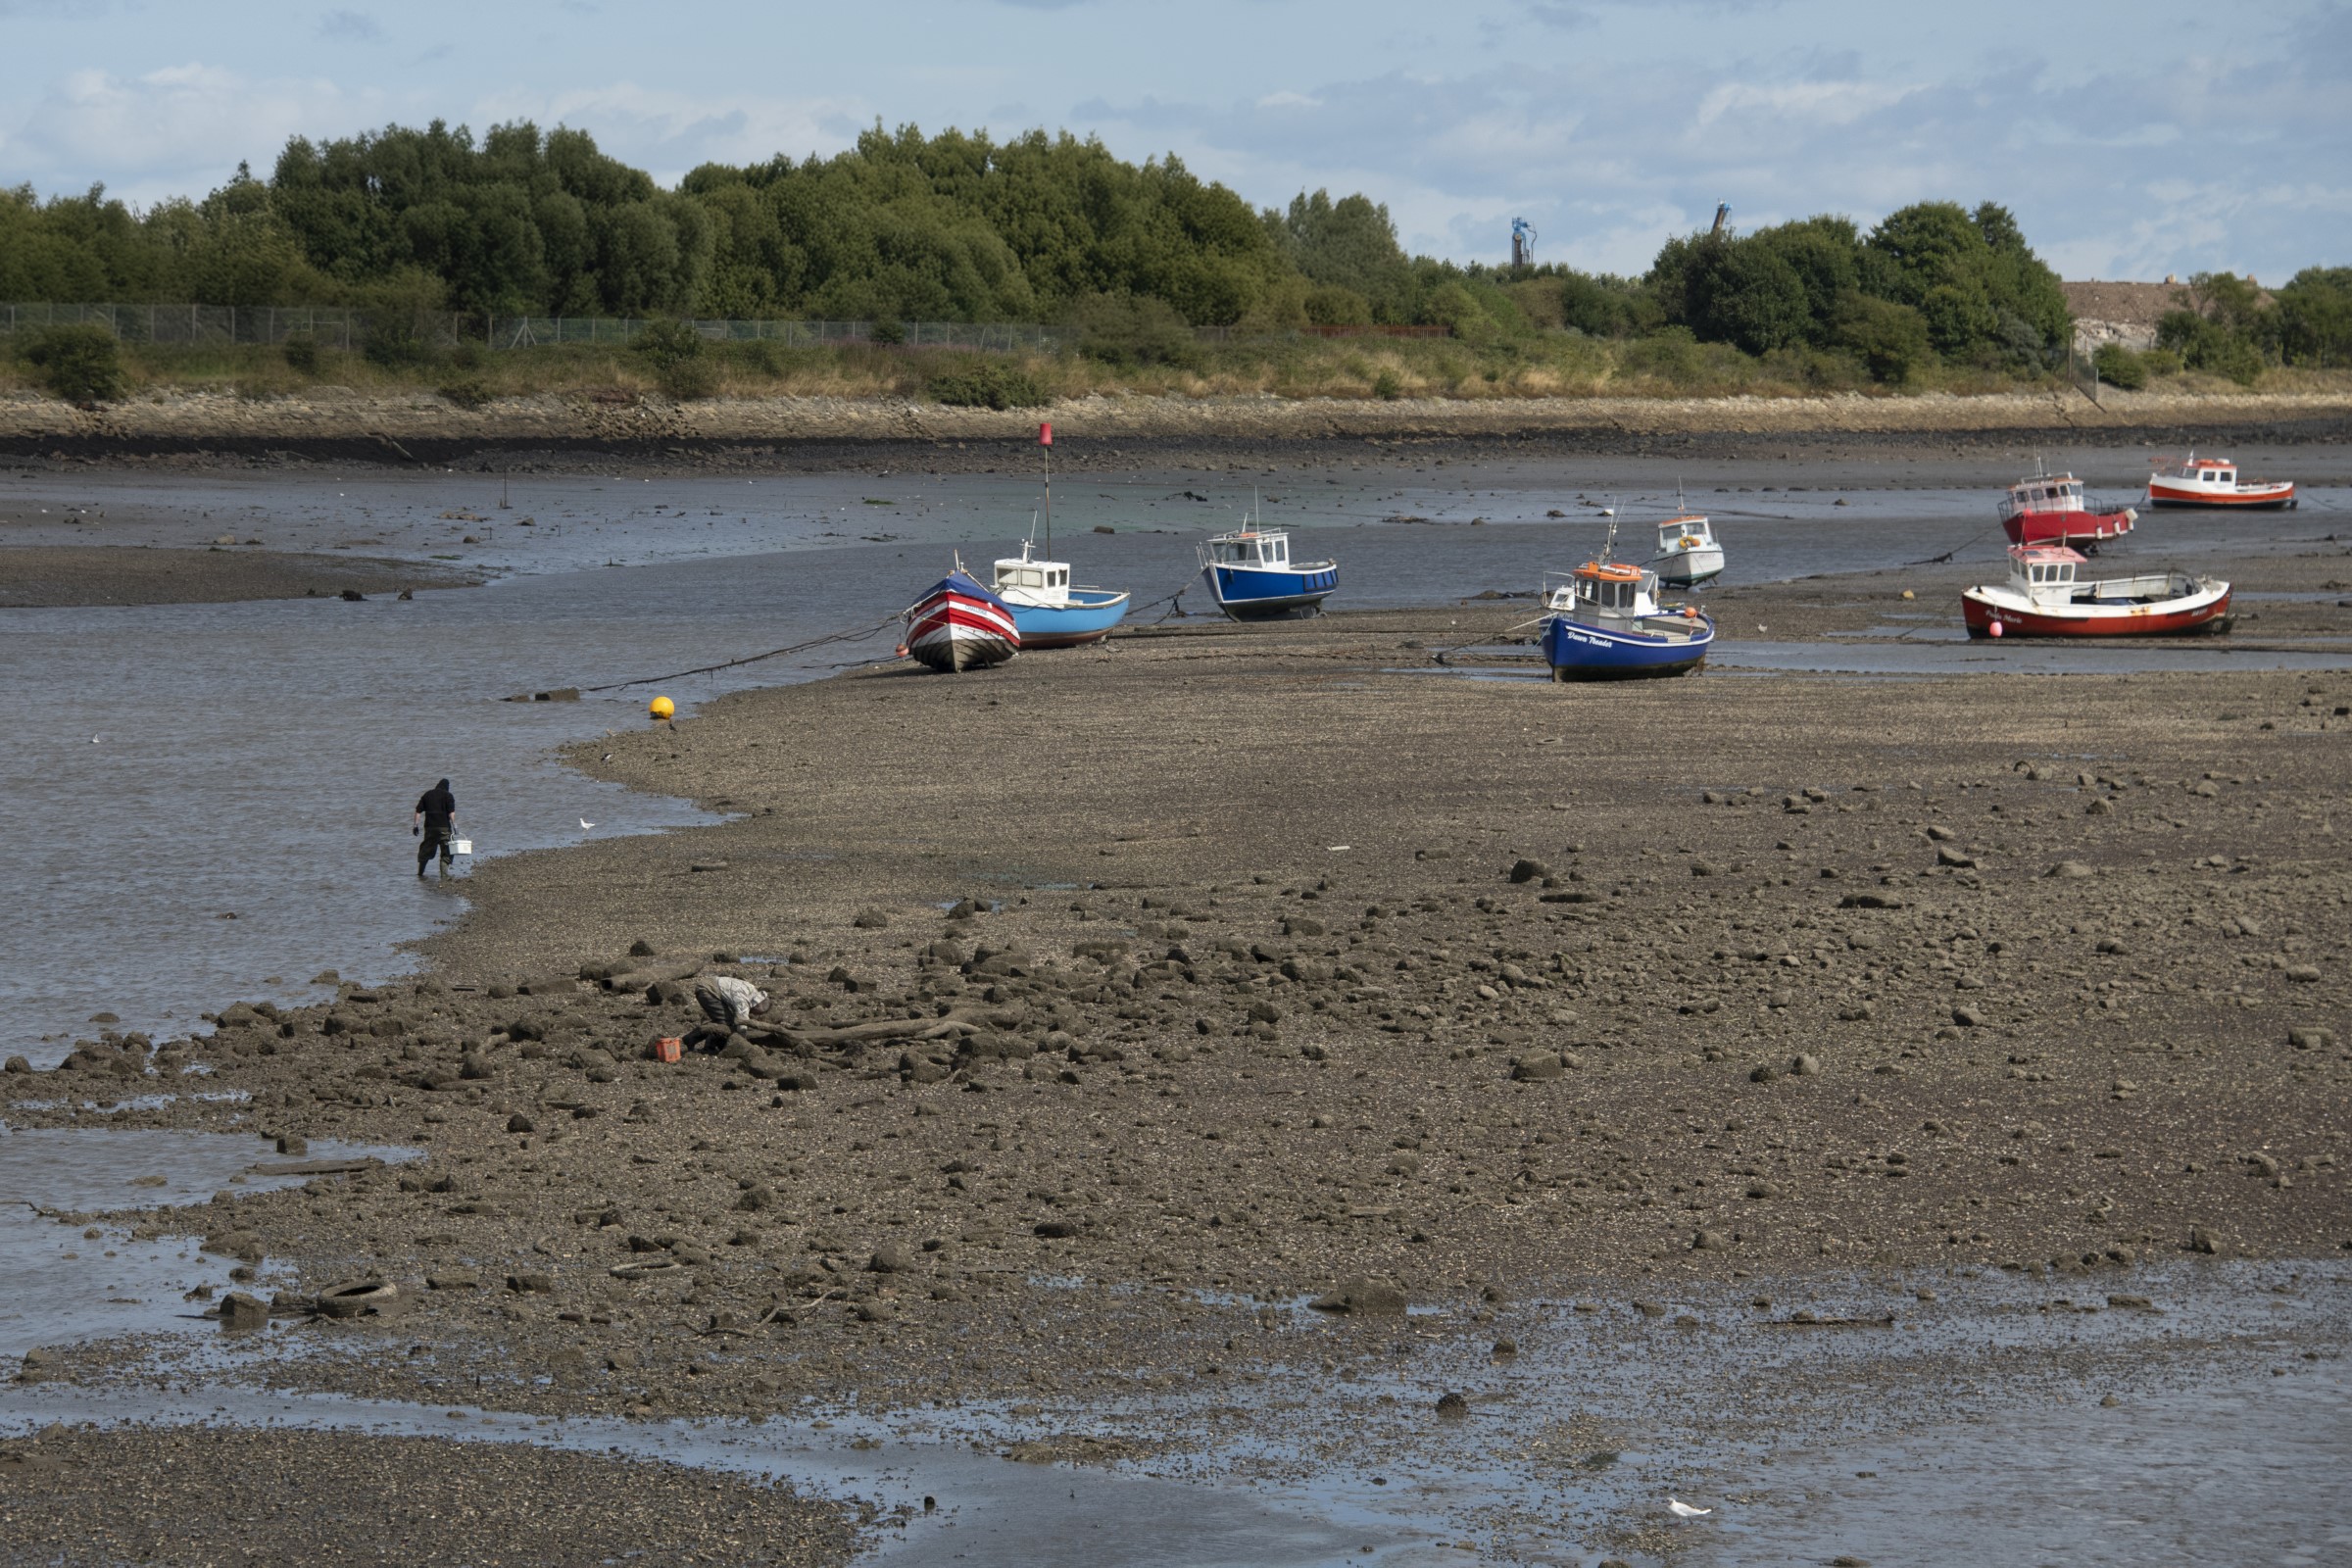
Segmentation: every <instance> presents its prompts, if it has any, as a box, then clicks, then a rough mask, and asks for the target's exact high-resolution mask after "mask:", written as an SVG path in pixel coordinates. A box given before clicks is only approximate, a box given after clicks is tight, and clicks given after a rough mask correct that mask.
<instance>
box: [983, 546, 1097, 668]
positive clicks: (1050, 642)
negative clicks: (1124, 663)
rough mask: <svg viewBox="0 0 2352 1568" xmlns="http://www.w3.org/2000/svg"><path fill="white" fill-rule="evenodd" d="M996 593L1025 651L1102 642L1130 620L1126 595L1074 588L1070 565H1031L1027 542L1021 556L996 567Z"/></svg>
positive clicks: (1047, 563) (1008, 557) (1063, 562)
mask: <svg viewBox="0 0 2352 1568" xmlns="http://www.w3.org/2000/svg"><path fill="white" fill-rule="evenodd" d="M992 587H993V589H994V591H995V593H996V596H997V597H998V598H999V599H1002V600H1003V601H1004V602H1005V608H1006V609H1007V610H1010V611H1011V612H1012V622H1013V624H1014V625H1015V626H1017V627H1019V628H1020V633H1021V647H1022V648H1024V649H1032V648H1076V647H1078V646H1080V645H1081V644H1084V643H1094V642H1101V641H1102V640H1103V638H1105V637H1107V636H1109V635H1110V633H1111V629H1112V628H1113V627H1115V626H1117V625H1118V623H1119V622H1120V621H1122V620H1124V619H1126V618H1127V601H1128V595H1127V594H1126V593H1125V592H1123V591H1120V590H1115V589H1110V588H1073V587H1071V586H1070V564H1069V563H1068V562H1066V561H1040V560H1034V559H1032V558H1031V555H1030V542H1029V541H1028V540H1023V541H1022V542H1021V553H1020V554H1019V555H1018V556H1007V557H1006V558H1005V559H1004V560H1002V561H999V562H998V563H997V574H996V581H995V582H994V584H992Z"/></svg>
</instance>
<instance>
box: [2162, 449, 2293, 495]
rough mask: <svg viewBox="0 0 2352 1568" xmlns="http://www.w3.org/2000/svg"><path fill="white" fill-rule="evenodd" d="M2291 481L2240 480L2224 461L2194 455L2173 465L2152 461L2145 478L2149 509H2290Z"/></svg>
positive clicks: (2166, 461)
mask: <svg viewBox="0 0 2352 1568" xmlns="http://www.w3.org/2000/svg"><path fill="white" fill-rule="evenodd" d="M2294 504H2295V481H2294V480H2292V479H2241V478H2239V477H2238V476H2237V465H2236V464H2234V463H2232V462H2230V461H2229V459H2228V458H2200V457H2198V456H2197V455H2196V454H2195V453H2193V452H2192V453H2190V454H2189V455H2188V456H2187V457H2185V458H2183V459H2181V460H2180V462H2178V463H2175V462H2172V461H2171V460H2170V459H2166V458H2159V459H2157V460H2156V471H2155V472H2153V473H2151V474H2149V475H2148V505H2149V506H2151V507H2244V508H2249V509H2259V508H2269V507H2292V506H2293V505H2294Z"/></svg>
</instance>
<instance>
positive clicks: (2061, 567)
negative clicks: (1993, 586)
mask: <svg viewBox="0 0 2352 1568" xmlns="http://www.w3.org/2000/svg"><path fill="white" fill-rule="evenodd" d="M2088 564H2090V563H2089V562H2088V561H2087V560H2086V559H2084V558H2083V557H2082V556H2081V555H2079V554H2078V553H2076V552H2075V551H2072V550H2069V549H2066V548H2065V547H2064V546H2062V545H2021V546H2019V547H2018V548H2016V549H2013V550H2011V551H2010V552H2009V586H2010V587H2012V588H2014V589H2016V590H2017V591H2018V592H2019V593H2021V594H2024V595H2025V596H2026V597H2027V598H2028V599H2031V600H2033V601H2034V603H2035V604H2066V603H2068V602H2070V601H2071V600H2072V599H2073V598H2074V597H2075V574H2076V573H2077V572H2078V571H2080V570H2081V569H2082V567H2084V566H2086V565H2088Z"/></svg>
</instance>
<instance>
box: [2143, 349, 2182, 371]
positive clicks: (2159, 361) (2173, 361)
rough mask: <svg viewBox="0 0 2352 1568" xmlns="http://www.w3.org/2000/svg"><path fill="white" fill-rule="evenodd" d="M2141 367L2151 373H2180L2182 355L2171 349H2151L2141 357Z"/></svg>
mask: <svg viewBox="0 0 2352 1568" xmlns="http://www.w3.org/2000/svg"><path fill="white" fill-rule="evenodd" d="M2139 367H2140V368H2141V369H2143V370H2145V371H2147V372H2148V373H2149V374H2150V375H2179V374H2180V355H2178V354H2175V353H2174V352H2173V351H2172V350H2171V349H2150V350H2148V352H2147V353H2145V354H2142V355H2141V356H2140V357H2139Z"/></svg>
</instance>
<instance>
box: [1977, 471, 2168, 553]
mask: <svg viewBox="0 0 2352 1568" xmlns="http://www.w3.org/2000/svg"><path fill="white" fill-rule="evenodd" d="M2138 518H2139V514H2138V513H2137V512H2136V511H2134V510H2132V509H2131V508H2130V507H2126V508H2124V509H2123V510H2122V511H2120V512H2093V511H2091V510H2090V507H2089V504H2088V503H2087V502H2085V501H2084V500H2083V499H2082V480H2080V479H2078V478H2076V477H2075V476H2074V475H2073V474H2071V473H2037V474H2034V476H2033V477H2032V478H2028V479H2020V480H2018V481H2017V483H2015V484H2013V485H2011V486H2010V487H2009V493H2008V494H2007V495H2006V496H2004V497H2002V498H2001V529H2002V531H2003V532H2005V533H2006V534H2008V535H2009V542H2010V543H2011V544H2013V545H2060V546H2064V547H2066V548H2068V549H2071V550H2096V549H2097V548H2098V547H2099V546H2100V545H2102V544H2104V543H2106V542H2107V541H2108V540H2110V539H2121V538H2122V537H2123V536H2124V535H2126V534H2128V533H2130V532H2131V524H2132V523H2133V522H2135V521H2137V520H2138Z"/></svg>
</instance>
